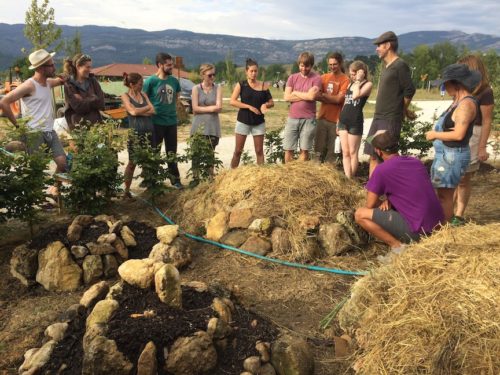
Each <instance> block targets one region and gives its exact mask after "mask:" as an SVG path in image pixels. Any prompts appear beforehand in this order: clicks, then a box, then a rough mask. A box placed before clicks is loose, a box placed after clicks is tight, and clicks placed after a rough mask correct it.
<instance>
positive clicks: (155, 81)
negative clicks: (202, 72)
mask: <svg viewBox="0 0 500 375" xmlns="http://www.w3.org/2000/svg"><path fill="white" fill-rule="evenodd" d="M143 90H144V92H145V93H146V95H147V96H148V97H149V100H150V101H151V104H153V106H154V107H155V111H156V114H155V115H153V124H155V125H163V126H172V125H177V111H176V99H177V93H178V92H180V91H181V85H180V84H179V81H178V80H177V78H175V77H172V76H168V77H167V78H166V79H160V78H158V77H157V76H150V77H149V78H147V79H146V81H145V82H144V88H143Z"/></svg>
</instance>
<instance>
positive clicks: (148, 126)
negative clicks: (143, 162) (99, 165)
mask: <svg viewBox="0 0 500 375" xmlns="http://www.w3.org/2000/svg"><path fill="white" fill-rule="evenodd" d="M123 76H124V77H123V84H124V85H125V86H127V87H128V92H126V93H125V94H123V95H122V96H121V99H122V103H123V106H124V107H125V109H126V110H127V113H128V120H129V127H130V128H131V129H133V130H134V132H135V133H136V134H137V135H138V136H139V139H140V140H141V141H146V142H149V143H150V144H151V142H152V134H153V122H152V119H151V116H152V115H154V113H155V109H154V107H153V105H152V104H151V102H150V101H149V98H148V96H147V95H145V94H144V93H143V92H142V84H143V79H142V76H141V75H140V74H139V73H130V74H127V73H125V74H124V75H123ZM133 148H134V144H133V143H132V142H131V141H129V142H128V155H129V161H128V164H127V167H126V168H125V174H124V180H125V192H124V197H125V198H130V185H131V184H132V177H133V176H134V171H135V164H134V163H133V162H132V160H131V158H130V154H131V153H132V152H133Z"/></svg>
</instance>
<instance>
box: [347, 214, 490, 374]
mask: <svg viewBox="0 0 500 375" xmlns="http://www.w3.org/2000/svg"><path fill="white" fill-rule="evenodd" d="M499 232H500V224H498V223H495V224H490V225H486V226H478V225H473V224H470V225H466V226H464V227H462V228H444V229H442V230H441V231H439V232H438V233H436V234H435V235H433V236H432V237H430V238H426V239H425V240H423V241H422V242H421V243H419V244H416V245H413V246H410V247H409V249H408V251H407V252H406V253H404V254H403V255H402V256H400V257H398V258H397V259H395V260H394V261H393V262H392V263H391V264H389V265H387V266H384V267H381V268H379V269H376V270H375V271H373V272H372V274H371V275H369V276H366V277H364V278H362V279H360V280H359V281H358V282H356V283H355V284H354V286H353V288H352V296H351V299H350V300H349V302H348V303H347V304H346V305H345V306H344V308H343V310H342V311H341V312H340V314H339V321H340V325H341V326H342V327H343V328H344V329H346V330H347V331H348V332H350V333H353V331H354V333H355V336H356V339H357V341H358V345H359V347H360V350H359V351H358V352H357V353H356V355H355V358H354V360H355V363H354V368H357V369H358V371H359V373H360V374H405V375H406V374H433V375H434V374H471V375H472V374H474V375H476V374H492V375H493V374H500V310H499V309H500V298H499V275H500V253H499V250H500V239H499V236H498V233H499Z"/></svg>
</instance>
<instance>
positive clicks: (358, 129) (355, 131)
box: [337, 122, 363, 136]
mask: <svg viewBox="0 0 500 375" xmlns="http://www.w3.org/2000/svg"><path fill="white" fill-rule="evenodd" d="M337 129H338V130H347V132H348V133H349V134H351V135H359V136H361V135H363V123H361V124H355V125H347V124H344V123H341V122H339V123H338V124H337Z"/></svg>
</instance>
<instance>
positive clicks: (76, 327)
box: [42, 283, 278, 375]
mask: <svg viewBox="0 0 500 375" xmlns="http://www.w3.org/2000/svg"><path fill="white" fill-rule="evenodd" d="M214 297H215V295H214V294H212V293H210V292H196V291H195V290H194V289H191V288H187V287H183V289H182V303H183V308H182V310H178V309H174V308H171V307H169V306H167V305H165V304H164V303H162V302H161V301H160V300H159V299H158V296H157V295H156V293H155V291H154V290H152V289H149V290H144V289H139V288H136V287H134V286H130V285H128V284H126V283H125V284H124V288H123V293H122V294H121V296H120V297H119V298H118V302H119V303H120V308H119V310H118V311H117V313H116V315H115V316H114V317H113V318H112V320H111V321H110V322H109V325H108V327H109V330H108V334H107V337H108V338H109V339H111V340H115V342H116V344H117V346H118V350H119V351H120V352H122V353H123V354H124V355H125V356H127V358H128V359H129V360H130V361H131V362H132V363H133V364H134V369H133V371H132V374H136V373H137V367H136V365H137V360H138V359H139V355H140V354H141V352H142V350H143V349H144V347H145V346H146V344H147V343H148V342H149V341H153V342H154V343H155V346H156V348H157V353H158V354H157V360H158V374H164V375H170V373H168V372H166V371H165V369H164V365H165V360H164V357H163V348H165V347H166V348H170V347H171V345H172V344H173V343H174V341H175V340H176V339H177V338H179V337H186V336H190V335H192V334H194V333H195V332H197V331H200V330H203V331H206V329H207V324H208V321H209V320H210V318H212V317H213V316H214V312H213V310H212V308H211V304H212V300H213V298H214ZM145 310H153V311H155V312H156V316H154V317H151V318H142V317H141V318H132V317H131V314H140V313H143V312H144V311H145ZM235 310H236V311H235V312H234V313H233V323H232V325H231V326H232V327H233V328H234V331H233V334H232V335H231V337H229V342H228V345H227V347H226V349H224V350H222V349H220V348H217V357H218V360H217V367H216V368H215V369H213V370H212V371H211V372H210V374H235V375H238V374H240V373H241V372H243V361H244V360H245V359H246V358H248V357H250V356H253V355H259V353H258V352H257V351H256V350H255V343H256V342H257V341H258V340H262V341H267V342H272V341H274V340H275V338H276V336H277V334H278V330H277V328H276V327H275V326H273V325H272V324H271V323H269V322H268V321H267V320H265V319H263V318H261V317H259V316H258V315H256V314H254V313H252V312H249V311H247V310H245V309H244V308H243V307H241V306H239V305H235ZM252 322H254V324H253V325H254V326H255V328H253V327H252ZM255 322H257V324H255ZM68 332H69V334H68V335H67V337H66V338H65V339H64V340H62V341H61V342H60V343H59V344H58V345H57V347H56V348H55V350H54V352H53V354H52V356H51V360H50V362H49V363H48V364H47V365H46V366H45V367H44V369H43V370H44V371H46V373H50V374H52V373H57V371H58V370H59V369H60V368H61V365H63V364H66V365H67V368H66V369H65V370H64V371H62V372H61V374H71V375H73V374H74V375H76V374H81V371H82V368H81V366H82V361H83V348H82V339H83V335H84V333H85V318H81V319H75V320H74V321H73V322H72V323H71V325H70V328H69V331H68ZM68 359H71V360H70V361H68ZM44 371H42V373H44Z"/></svg>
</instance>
